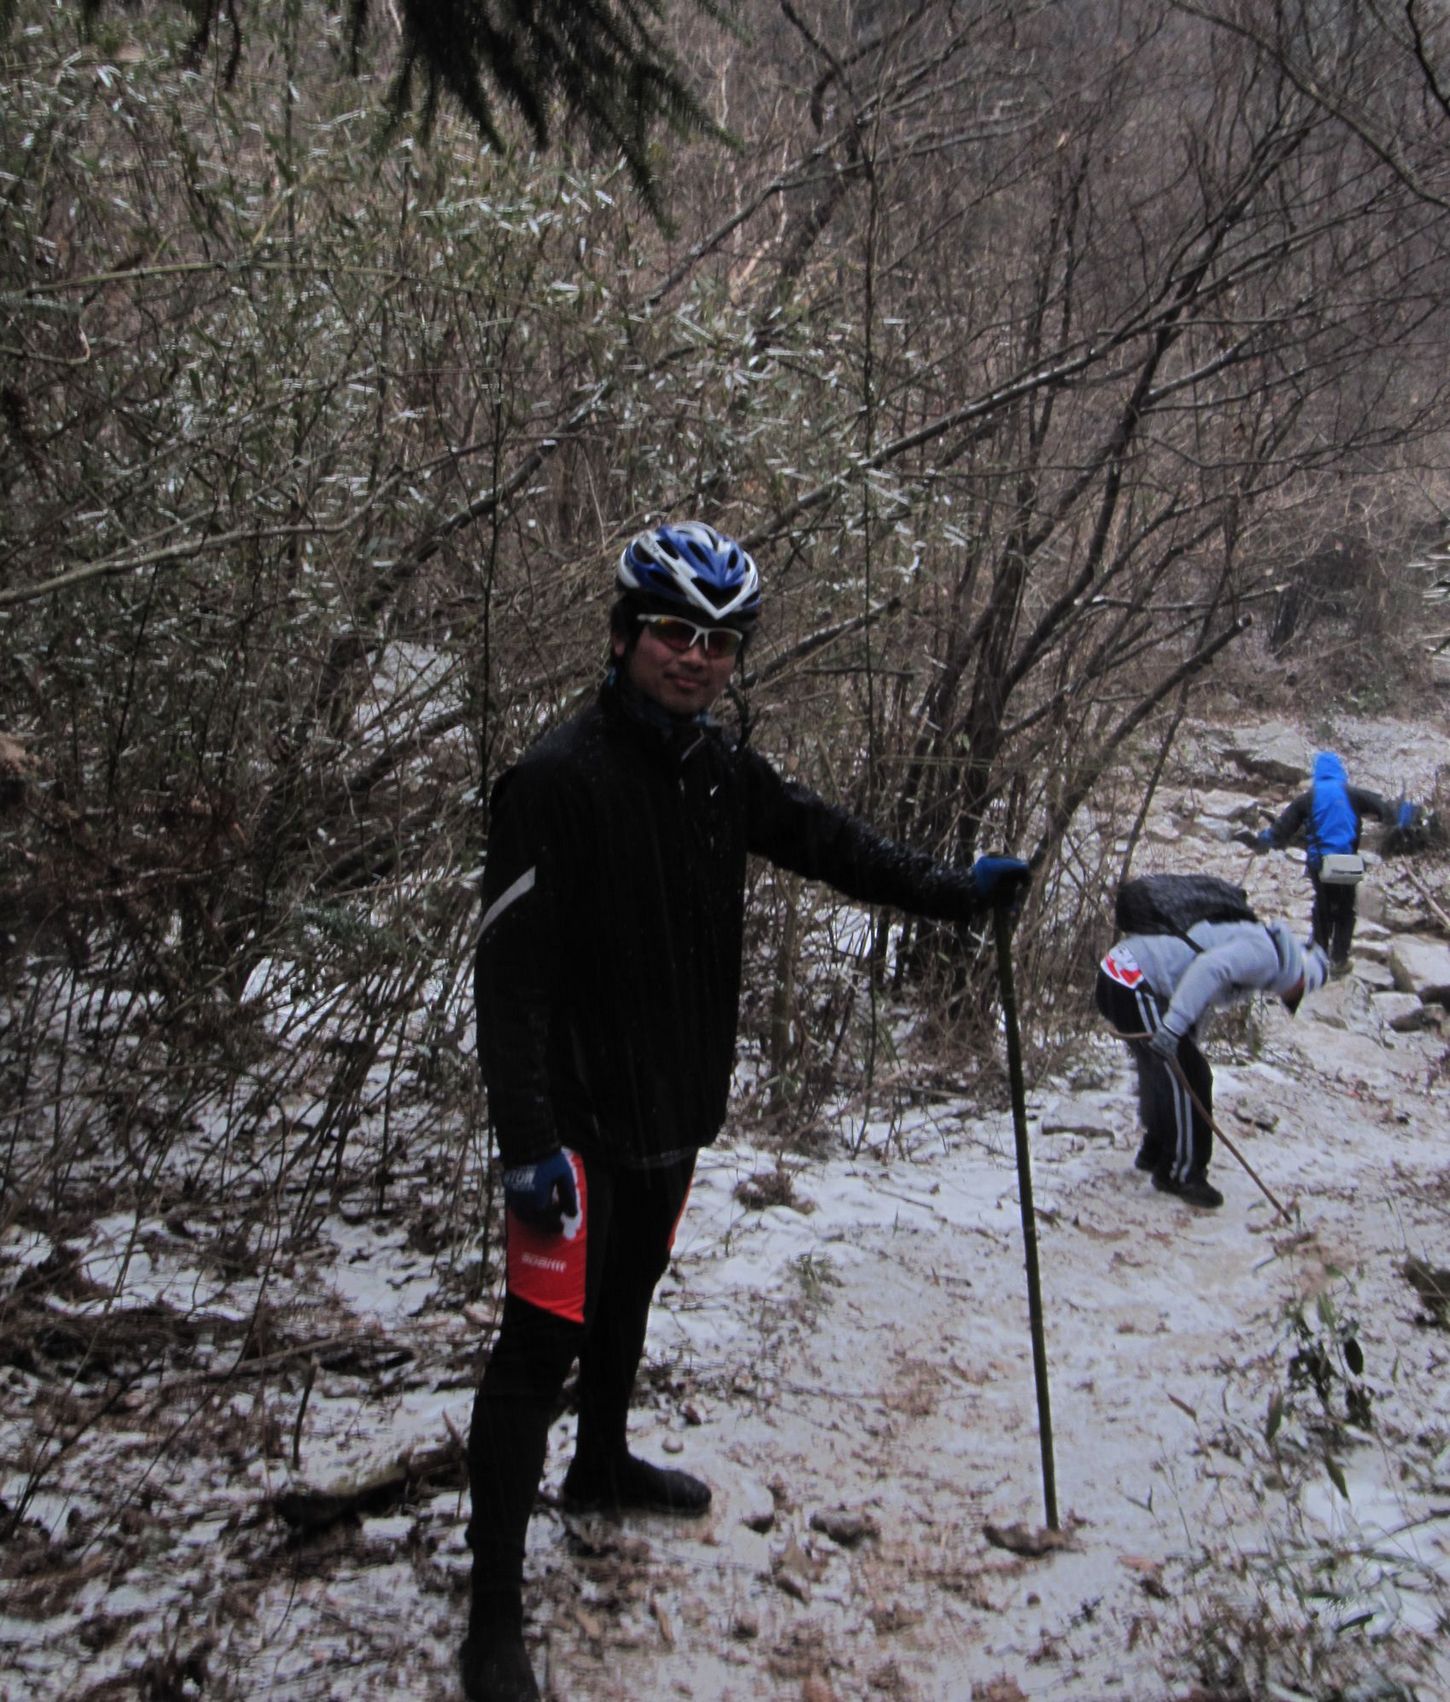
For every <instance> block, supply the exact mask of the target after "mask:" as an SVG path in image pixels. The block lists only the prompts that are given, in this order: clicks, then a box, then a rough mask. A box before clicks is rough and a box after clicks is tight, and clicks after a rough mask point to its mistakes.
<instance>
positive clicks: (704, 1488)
mask: <svg viewBox="0 0 1450 1702" xmlns="http://www.w3.org/2000/svg"><path fill="white" fill-rule="evenodd" d="M562 1499H563V1502H564V1505H565V1506H566V1507H567V1508H569V1509H571V1510H572V1511H576V1512H581V1513H589V1512H603V1513H622V1512H624V1511H625V1510H626V1509H627V1508H635V1509H637V1510H638V1511H640V1512H644V1513H676V1514H679V1515H681V1516H682V1517H688V1518H695V1517H697V1516H698V1515H699V1514H701V1513H704V1512H706V1511H707V1510H708V1509H709V1506H710V1486H709V1485H708V1484H706V1483H701V1481H700V1480H699V1478H697V1477H691V1476H690V1474H689V1473H688V1472H680V1471H671V1470H670V1469H669V1468H668V1467H667V1466H652V1465H650V1464H649V1463H648V1462H647V1461H645V1460H637V1459H635V1457H634V1455H633V1454H626V1455H625V1457H624V1459H623V1460H622V1461H621V1462H620V1463H619V1464H618V1465H615V1466H606V1467H602V1468H597V1469H596V1468H584V1467H581V1466H580V1464H579V1462H578V1461H577V1460H575V1462H574V1464H573V1465H572V1466H570V1467H569V1470H568V1471H567V1472H566V1473H565V1474H564V1486H563V1496H562Z"/></svg>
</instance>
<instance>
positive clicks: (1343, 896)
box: [1309, 869, 1359, 963]
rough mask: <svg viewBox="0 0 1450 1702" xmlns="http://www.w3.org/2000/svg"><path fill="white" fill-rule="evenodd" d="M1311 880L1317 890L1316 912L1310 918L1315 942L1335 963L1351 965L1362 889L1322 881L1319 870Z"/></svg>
mask: <svg viewBox="0 0 1450 1702" xmlns="http://www.w3.org/2000/svg"><path fill="white" fill-rule="evenodd" d="M1309 880H1310V883H1311V884H1312V886H1313V888H1314V909H1313V912H1312V914H1311V917H1310V927H1311V928H1312V929H1313V931H1314V943H1315V945H1317V946H1320V947H1322V948H1323V949H1324V950H1325V951H1326V952H1328V954H1329V961H1330V962H1331V963H1348V962H1349V948H1350V945H1351V943H1352V942H1353V940H1354V923H1355V917H1356V912H1357V909H1358V906H1357V902H1356V901H1357V898H1358V892H1359V889H1358V888H1357V887H1356V886H1353V885H1350V884H1345V885H1336V884H1332V883H1330V882H1327V881H1321V880H1320V878H1319V871H1318V869H1311V870H1310V871H1309Z"/></svg>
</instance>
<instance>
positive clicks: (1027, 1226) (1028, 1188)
mask: <svg viewBox="0 0 1450 1702" xmlns="http://www.w3.org/2000/svg"><path fill="white" fill-rule="evenodd" d="M992 924H993V927H994V929H995V931H996V935H997V980H998V984H999V986H1000V988H1001V995H1002V1023H1003V1026H1004V1027H1005V1029H1006V1030H1007V1077H1008V1081H1009V1082H1010V1084H1011V1089H1012V1128H1013V1132H1014V1134H1015V1136H1016V1141H1017V1201H1018V1204H1019V1206H1020V1207H1021V1211H1022V1250H1023V1255H1024V1257H1025V1258H1026V1261H1027V1315H1028V1319H1029V1321H1030V1324H1031V1328H1032V1372H1033V1376H1034V1378H1035V1379H1036V1383H1037V1435H1038V1441H1039V1443H1040V1446H1041V1452H1042V1496H1043V1500H1044V1502H1045V1504H1046V1507H1047V1527H1048V1529H1049V1530H1053V1531H1055V1530H1058V1529H1059V1528H1060V1527H1059V1525H1058V1522H1057V1481H1056V1475H1055V1473H1054V1471H1053V1465H1052V1398H1051V1395H1050V1394H1049V1392H1048V1387H1047V1346H1046V1342H1045V1340H1044V1337H1043V1333H1042V1285H1041V1283H1040V1282H1039V1281H1038V1275H1037V1217H1036V1214H1035V1212H1034V1211H1033V1206H1032V1155H1031V1152H1030V1150H1029V1148H1028V1145H1027V1090H1026V1088H1025V1086H1024V1085H1023V1080H1022V1037H1021V1035H1020V1034H1019V1033H1018V1030H1017V993H1016V989H1015V988H1014V987H1013V984H1012V919H1011V917H1010V916H1009V915H1008V913H1007V910H1006V908H1005V907H999V908H998V909H995V910H993V912H992Z"/></svg>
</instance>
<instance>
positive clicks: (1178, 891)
mask: <svg viewBox="0 0 1450 1702" xmlns="http://www.w3.org/2000/svg"><path fill="white" fill-rule="evenodd" d="M1257 921H1258V917H1257V916H1256V915H1255V914H1254V910H1253V906H1252V905H1251V904H1250V903H1249V895H1248V894H1247V893H1246V892H1245V891H1244V889H1243V888H1242V887H1241V886H1235V885H1234V884H1233V882H1232V881H1226V880H1223V879H1222V878H1221V877H1220V876H1218V875H1136V876H1134V878H1133V879H1132V880H1126V881H1124V882H1123V883H1122V885H1121V886H1119V888H1118V891H1117V896H1116V897H1115V898H1114V900H1113V923H1114V926H1115V927H1116V928H1117V930H1118V935H1119V938H1121V937H1122V936H1123V935H1124V934H1177V935H1178V936H1179V938H1180V939H1188V930H1189V929H1190V928H1191V927H1192V926H1193V924H1194V923H1195V922H1257ZM1188 943H1189V945H1193V941H1192V940H1188ZM1197 949H1198V948H1197V947H1196V946H1195V947H1194V950H1195V951H1196V950H1197Z"/></svg>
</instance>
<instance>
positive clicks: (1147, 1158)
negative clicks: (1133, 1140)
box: [1133, 1141, 1158, 1170]
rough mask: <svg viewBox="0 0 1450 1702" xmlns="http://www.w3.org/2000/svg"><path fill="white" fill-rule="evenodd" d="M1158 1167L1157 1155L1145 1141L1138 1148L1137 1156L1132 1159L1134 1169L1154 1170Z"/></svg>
mask: <svg viewBox="0 0 1450 1702" xmlns="http://www.w3.org/2000/svg"><path fill="white" fill-rule="evenodd" d="M1157 1167H1158V1155H1157V1153H1156V1152H1154V1151H1153V1149H1152V1147H1150V1146H1149V1145H1148V1143H1147V1141H1144V1142H1143V1144H1142V1146H1140V1147H1139V1148H1138V1156H1137V1157H1136V1158H1135V1159H1134V1160H1133V1168H1134V1170H1155V1169H1157Z"/></svg>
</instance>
